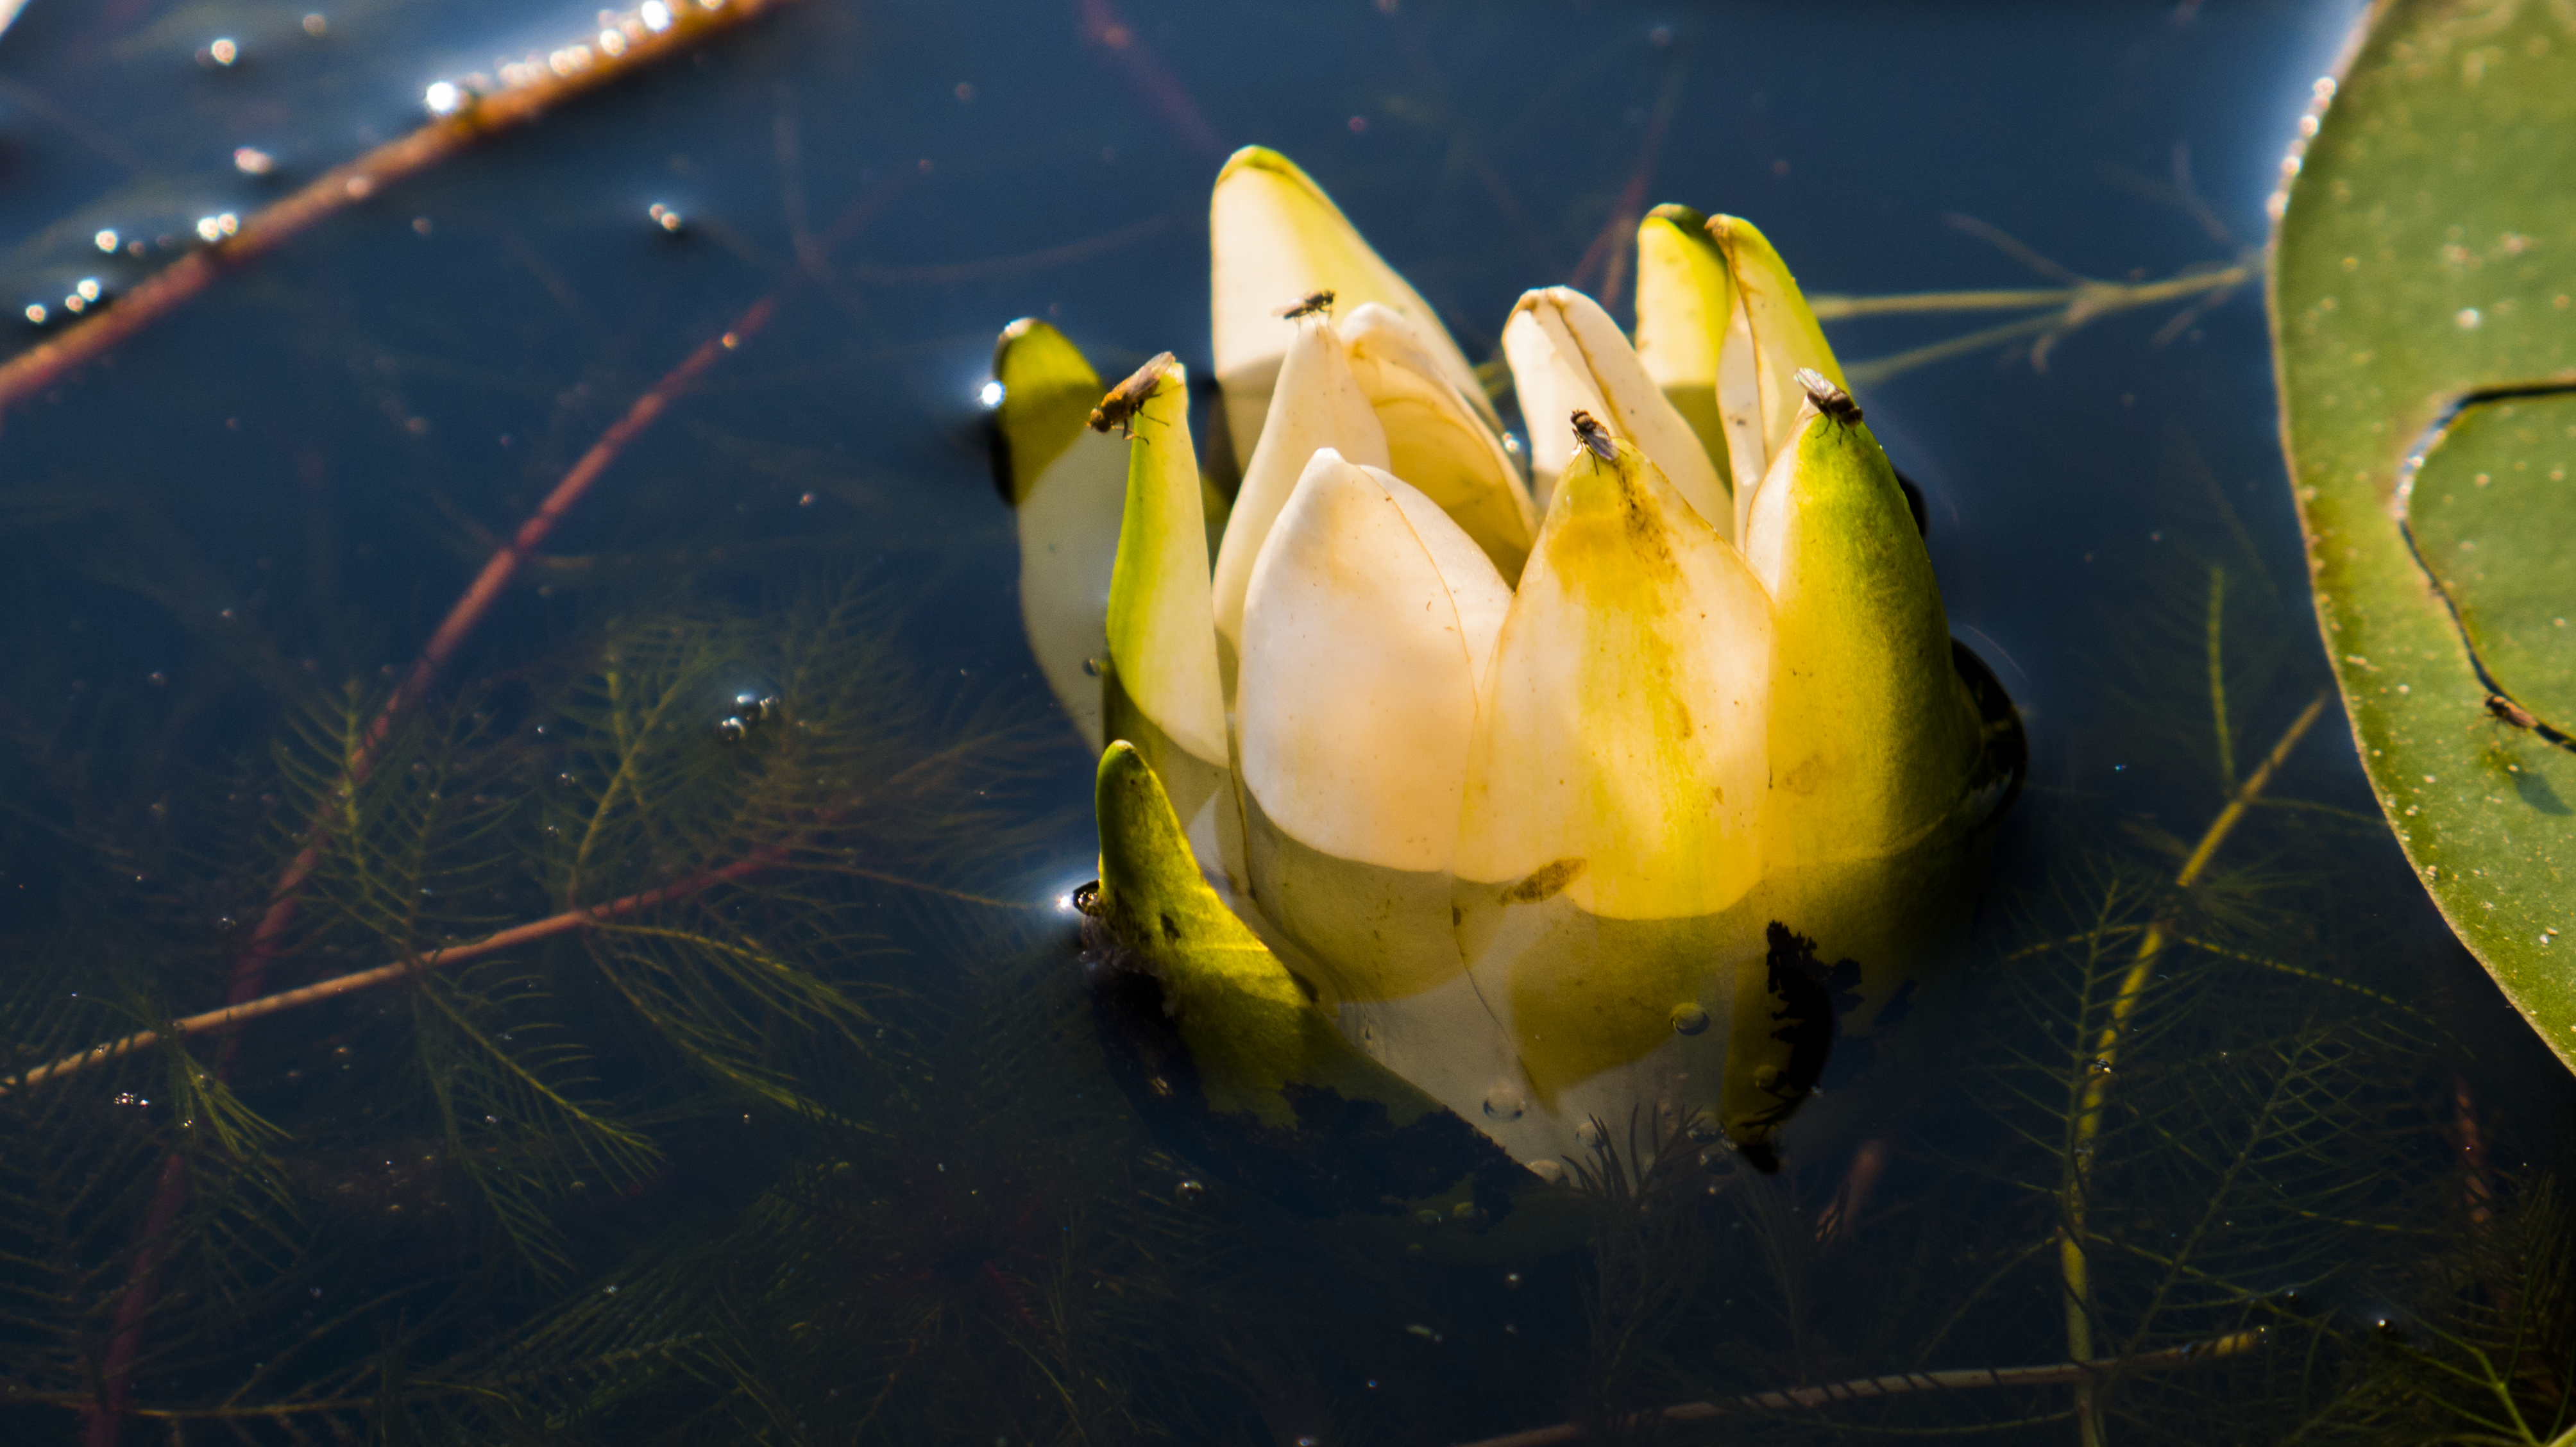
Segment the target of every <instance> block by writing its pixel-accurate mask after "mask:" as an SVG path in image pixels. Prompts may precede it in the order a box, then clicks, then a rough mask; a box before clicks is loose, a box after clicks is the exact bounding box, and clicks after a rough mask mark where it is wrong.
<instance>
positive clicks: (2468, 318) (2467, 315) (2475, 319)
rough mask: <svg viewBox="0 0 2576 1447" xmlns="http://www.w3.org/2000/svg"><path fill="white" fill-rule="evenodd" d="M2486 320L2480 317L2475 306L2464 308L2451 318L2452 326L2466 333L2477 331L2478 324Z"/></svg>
mask: <svg viewBox="0 0 2576 1447" xmlns="http://www.w3.org/2000/svg"><path fill="white" fill-rule="evenodd" d="M2484 320H2486V319H2485V318H2484V317H2481V316H2479V315H2478V309H2477V308H2476V307H2473V306H2464V307H2462V308H2460V309H2459V311H2458V312H2457V313H2455V314H2454V315H2453V316H2452V317H2451V322H2452V324H2453V325H2455V326H2457V327H2458V328H2459V329H2460V330H2461V331H2464V332H2473V331H2476V330H2477V329H2478V323H2479V322H2481V321H2484Z"/></svg>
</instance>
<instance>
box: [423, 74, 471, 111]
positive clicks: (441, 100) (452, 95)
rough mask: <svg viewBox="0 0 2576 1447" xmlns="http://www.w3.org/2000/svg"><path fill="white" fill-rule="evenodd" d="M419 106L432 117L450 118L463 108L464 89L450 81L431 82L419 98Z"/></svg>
mask: <svg viewBox="0 0 2576 1447" xmlns="http://www.w3.org/2000/svg"><path fill="white" fill-rule="evenodd" d="M421 104H423V105H425V106H427V107H429V113H430V114H431V115H434V116H452V115H454V114H456V113H457V112H458V111H459V110H461V109H463V108H464V106H465V91H464V88H463V87H461V86H459V85H457V83H456V82H454V81H452V80H440V81H432V82H431V83H430V87H429V90H428V91H427V92H426V93H425V94H423V95H422V96H421Z"/></svg>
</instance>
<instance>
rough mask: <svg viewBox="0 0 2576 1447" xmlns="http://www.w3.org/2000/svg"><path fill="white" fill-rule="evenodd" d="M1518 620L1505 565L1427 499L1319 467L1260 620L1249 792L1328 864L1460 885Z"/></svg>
mask: <svg viewBox="0 0 2576 1447" xmlns="http://www.w3.org/2000/svg"><path fill="white" fill-rule="evenodd" d="M1510 606H1511V593H1510V591H1509V590H1508V589H1507V588H1505V587H1504V586H1503V580H1502V578H1501V576H1500V575H1498V574H1497V573H1496V572H1495V571H1494V567H1493V564H1491V563H1490V562H1488V561H1486V558H1485V555H1484V553H1483V552H1482V550H1480V549H1479V548H1477V546H1476V544H1475V543H1474V541H1473V540H1472V539H1470V538H1469V537H1468V536H1467V535H1466V533H1465V532H1464V531H1463V530H1461V529H1460V528H1459V527H1458V525H1457V524H1456V523H1453V522H1451V521H1450V520H1449V518H1448V516H1447V515H1446V514H1444V513H1443V512H1441V511H1440V509H1439V508H1438V507H1437V506H1436V505H1434V504H1433V503H1432V502H1431V501H1430V500H1429V499H1428V498H1426V497H1424V496H1423V495H1422V494H1421V492H1419V491H1418V490H1416V489H1415V488H1413V487H1410V486H1408V485H1407V484H1405V483H1404V482H1402V481H1400V480H1398V479H1397V478H1396V477H1394V476H1393V475H1392V474H1390V473H1387V472H1384V471H1382V470H1380V469H1376V468H1368V467H1358V466H1354V465H1352V464H1351V463H1349V462H1346V461H1344V460H1343V459H1342V458H1341V456H1340V455H1338V454H1337V453H1334V452H1331V451H1324V452H1319V453H1317V454H1315V458H1314V461H1313V462H1312V463H1310V464H1309V465H1308V466H1307V468H1306V472H1305V476H1304V478H1303V479H1302V480H1301V481H1300V482H1299V484H1298V487H1297V492H1296V495H1295V497H1294V498H1292V499H1291V500H1290V502H1289V504H1288V507H1287V509H1286V510H1285V511H1284V512H1282V513H1281V514H1280V517H1279V522H1278V526H1277V527H1276V528H1274V529H1273V530H1272V533H1271V537H1270V542H1269V544H1268V546H1266V547H1265V548H1264V549H1263V550H1262V556H1261V563H1260V566H1259V567H1258V568H1257V569H1255V571H1254V575H1253V582H1252V588H1251V593H1250V600H1249V603H1248V605H1247V607H1246V609H1245V612H1244V638H1243V657H1242V665H1241V673H1240V678H1241V683H1240V685H1239V688H1238V691H1237V695H1236V698H1237V703H1236V718H1237V732H1238V738H1239V741H1240V744H1241V748H1242V769H1243V781H1244V786H1245V788H1247V789H1248V790H1250V791H1251V793H1252V794H1253V796H1254V797H1255V798H1256V799H1258V800H1259V801H1260V803H1261V806H1262V808H1263V810H1264V811H1265V812H1267V813H1268V814H1269V816H1270V818H1271V820H1272V822H1274V823H1275V824H1277V825H1278V826H1280V827H1281V828H1283V829H1285V830H1287V831H1288V832H1289V833H1290V834H1292V835H1294V836H1295V837H1296V838H1298V839H1299V840H1301V841H1302V842H1304V843H1306V844H1308V845H1310V846H1312V847H1313V848H1316V849H1319V850H1322V851H1323V852H1325V853H1327V854H1331V855H1334V856H1336V857H1339V858H1343V859H1352V860H1358V861H1361V862H1363V863H1368V864H1377V865H1383V866H1385V867H1387V868H1390V869H1405V870H1444V871H1445V870H1446V869H1447V868H1448V867H1449V862H1450V856H1451V854H1452V852H1453V851H1454V849H1455V847H1456V843H1457V834H1458V830H1457V821H1458V806H1459V798H1460V791H1461V790H1462V789H1463V788H1464V787H1465V782H1466V772H1467V742H1468V738H1469V736H1470V735H1471V733H1472V732H1473V730H1474V726H1475V720H1476V693H1477V686H1478V683H1479V681H1480V678H1481V676H1482V674H1483V672H1484V670H1485V667H1486V665H1487V663H1488V661H1489V660H1490V659H1491V658H1492V656H1493V648H1494V643H1495V639H1496V637H1497V636H1498V635H1499V633H1500V632H1501V628H1502V620H1503V616H1504V613H1505V612H1506V611H1507V610H1508V609H1509V607H1510ZM1256 890H1257V885H1256Z"/></svg>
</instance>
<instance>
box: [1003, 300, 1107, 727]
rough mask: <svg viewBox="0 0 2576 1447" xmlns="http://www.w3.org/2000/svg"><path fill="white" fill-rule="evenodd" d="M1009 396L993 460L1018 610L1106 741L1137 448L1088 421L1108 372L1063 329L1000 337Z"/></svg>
mask: <svg viewBox="0 0 2576 1447" xmlns="http://www.w3.org/2000/svg"><path fill="white" fill-rule="evenodd" d="M993 379H994V380H995V381H997V382H999V383H1001V385H1002V400H1001V403H1000V405H999V406H997V407H995V408H994V410H993V415H992V419H991V421H992V439H993V469H994V478H995V481H996V482H997V483H998V484H999V486H1000V489H1001V492H1002V495H1003V497H1004V498H1005V499H1007V500H1008V501H1009V502H1010V504H1011V509H1012V523H1013V526H1014V528H1015V530H1016V531H1017V532H1018V534H1019V542H1020V619H1021V624H1022V626H1023V628H1024V630H1025V631H1026V633H1027V635H1028V640H1029V650H1030V652H1032V653H1033V654H1035V655H1036V657H1037V661H1038V668H1039V671H1040V672H1042V673H1043V674H1045V676H1046V681H1047V687H1048V688H1050V689H1052V690H1053V691H1054V693H1055V696H1056V701H1057V702H1058V703H1060V704H1062V705H1063V706H1064V711H1065V713H1066V714H1067V715H1068V716H1070V717H1071V718H1072V720H1073V724H1074V727H1075V728H1077V729H1079V730H1080V731H1081V733H1082V736H1083V740H1084V742H1085V743H1086V744H1088V745H1089V746H1090V747H1092V748H1094V749H1097V748H1099V747H1100V745H1101V743H1102V742H1103V741H1104V739H1105V737H1106V735H1105V734H1104V733H1103V731H1102V724H1101V700H1100V688H1099V685H1098V682H1097V679H1096V677H1095V675H1096V672H1097V669H1098V666H1099V663H1100V661H1101V660H1102V659H1103V658H1105V657H1106V655H1107V652H1108V646H1109V645H1108V607H1109V580H1110V572H1111V568H1112V567H1113V565H1114V562H1115V559H1116V557H1117V552H1118V526H1119V518H1120V515H1121V512H1122V511H1123V509H1124V507H1125V499H1126V495H1127V471H1128V466H1127V463H1128V459H1127V449H1126V446H1125V444H1124V443H1122V442H1120V441H1119V439H1118V438H1116V437H1114V436H1110V435H1106V434H1103V433H1097V432H1091V431H1087V430H1086V429H1085V426H1084V424H1085V423H1086V421H1087V420H1088V419H1089V417H1090V414H1091V408H1092V405H1093V404H1094V403H1096V402H1098V401H1099V400H1100V390H1101V389H1100V376H1099V374H1098V373H1096V372H1094V371H1093V370H1092V368H1091V364H1090V363H1089V362H1087V361H1085V360H1083V356H1082V353H1081V351H1080V350H1079V349H1077V348H1076V347H1075V346H1074V345H1073V343H1072V342H1070V341H1067V340H1066V339H1065V336H1064V334H1063V333H1061V332H1059V331H1057V330H1056V329H1055V328H1053V327H1051V326H1048V325H1047V324H1046V323H1044V322H1042V321H1038V320H1035V319H1034V318H1029V317H1022V318H1021V319H1020V320H1018V321H1015V322H1013V323H1011V324H1010V325H1009V326H1007V327H1004V328H1003V329H1002V335H1001V338H1000V340H999V341H997V342H996V343H995V344H994V346H993Z"/></svg>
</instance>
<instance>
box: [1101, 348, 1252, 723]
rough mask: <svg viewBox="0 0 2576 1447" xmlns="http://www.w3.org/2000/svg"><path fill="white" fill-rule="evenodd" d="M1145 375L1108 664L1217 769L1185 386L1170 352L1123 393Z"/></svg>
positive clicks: (1145, 708) (1147, 708)
mask: <svg viewBox="0 0 2576 1447" xmlns="http://www.w3.org/2000/svg"><path fill="white" fill-rule="evenodd" d="M1148 374H1152V375H1153V376H1154V378H1155V379H1156V380H1155V381H1154V384H1153V388H1152V391H1151V393H1150V395H1148V396H1147V397H1146V398H1145V400H1144V401H1143V403H1142V404H1141V405H1139V406H1138V407H1137V408H1136V410H1135V415H1134V419H1133V422H1132V430H1133V432H1134V434H1135V435H1134V439H1133V440H1132V441H1130V442H1129V443H1128V447H1127V505H1126V510H1125V513H1124V515H1123V516H1122V517H1121V519H1120V522H1119V528H1118V559H1117V563H1116V565H1115V567H1114V568H1113V569H1112V572H1111V579H1110V584H1109V615H1108V620H1107V633H1108V638H1109V658H1110V662H1111V665H1112V666H1113V667H1114V668H1115V669H1116V677H1117V683H1118V686H1119V688H1120V689H1121V690H1123V692H1124V694H1125V696H1126V698H1127V700H1128V701H1129V702H1131V703H1133V705H1134V706H1135V708H1136V710H1137V712H1139V713H1140V714H1141V715H1143V717H1144V718H1145V720H1146V721H1148V722H1150V723H1151V724H1152V725H1153V726H1154V727H1155V728H1156V729H1158V730H1160V731H1161V732H1162V734H1163V735H1164V736H1165V737H1167V738H1169V739H1170V740H1171V741H1172V742H1173V743H1174V744H1176V745H1178V746H1179V747H1180V748H1182V749H1184V750H1186V751H1187V752H1188V753H1190V754H1191V755H1192V756H1194V757H1196V758H1197V759H1199V760H1200V761H1202V762H1204V763H1208V764H1212V765H1215V766H1216V767H1219V768H1223V767H1225V765H1226V741H1225V701H1224V696H1223V694H1222V693H1221V691H1220V689H1219V686H1218V682H1217V666H1216V630H1215V628H1214V626H1213V625H1212V624H1211V622H1210V605H1209V599H1208V555H1207V526H1206V521H1205V514H1204V513H1203V512H1202V511H1201V508H1200V502H1199V469H1198V460H1197V457H1196V454H1195V453H1194V452H1193V451H1192V450H1191V446H1190V415H1189V386H1188V379H1187V376H1186V375H1185V373H1184V372H1183V370H1182V367H1181V364H1180V363H1178V362H1175V361H1173V360H1172V357H1171V354H1170V353H1168V352H1166V353H1164V354H1163V355H1162V356H1160V357H1157V358H1155V359H1154V360H1153V361H1151V362H1148V363H1146V364H1145V368H1144V370H1143V371H1140V372H1139V373H1138V374H1137V377H1136V378H1131V379H1130V383H1129V384H1123V385H1133V384H1135V383H1137V382H1139V381H1140V380H1142V379H1144V378H1145V377H1146V376H1147V375H1148ZM1112 722H1113V724H1114V722H1115V721H1114V720H1113V721H1112ZM1148 762H1151V763H1153V764H1155V765H1156V766H1157V767H1161V766H1162V763H1163V761H1162V760H1160V759H1152V760H1149V761H1148Z"/></svg>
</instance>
